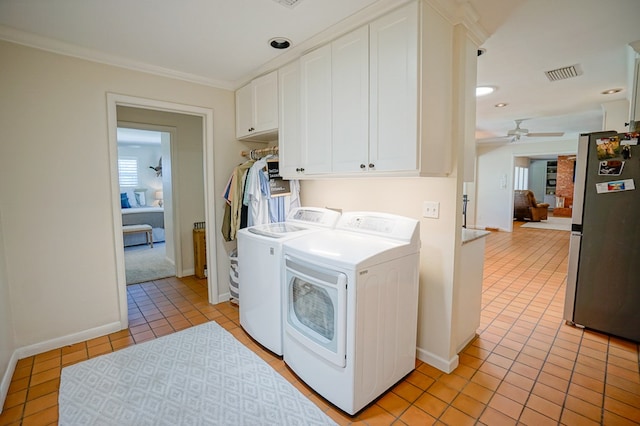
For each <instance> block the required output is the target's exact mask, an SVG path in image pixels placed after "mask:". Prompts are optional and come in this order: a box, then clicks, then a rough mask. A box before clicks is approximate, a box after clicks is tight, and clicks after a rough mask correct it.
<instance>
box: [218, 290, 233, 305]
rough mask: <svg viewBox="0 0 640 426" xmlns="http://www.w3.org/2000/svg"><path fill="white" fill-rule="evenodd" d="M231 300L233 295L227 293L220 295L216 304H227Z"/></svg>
mask: <svg viewBox="0 0 640 426" xmlns="http://www.w3.org/2000/svg"><path fill="white" fill-rule="evenodd" d="M230 299H231V293H229V292H226V293H222V294H220V295H218V301H217V302H216V303H221V302H226V301H227V300H230Z"/></svg>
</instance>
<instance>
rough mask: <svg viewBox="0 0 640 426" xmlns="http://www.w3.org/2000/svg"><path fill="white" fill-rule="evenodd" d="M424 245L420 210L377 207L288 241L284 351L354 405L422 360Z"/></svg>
mask: <svg viewBox="0 0 640 426" xmlns="http://www.w3.org/2000/svg"><path fill="white" fill-rule="evenodd" d="M419 252H420V232H419V222H418V221H417V220H413V219H410V218H405V217H401V216H395V215H390V214H384V213H370V212H349V213H343V214H342V216H341V217H340V220H339V221H338V224H337V225H336V228H335V230H333V231H327V232H323V233H316V234H311V235H308V236H306V237H304V238H299V239H295V240H290V241H286V242H285V243H284V248H283V254H284V262H285V278H286V284H285V295H284V300H283V309H284V318H283V319H284V334H283V352H284V361H285V363H286V364H287V365H289V367H290V368H291V369H292V370H293V371H294V372H295V373H296V375H298V376H299V377H300V378H301V379H302V380H303V381H304V382H305V383H307V385H309V386H310V387H311V388H313V389H314V390H315V391H316V392H318V393H319V394H320V395H322V396H323V397H324V398H326V399H327V400H328V401H330V402H331V403H333V404H334V405H336V406H337V407H338V408H340V409H342V410H344V411H345V412H347V413H349V414H355V413H356V412H358V411H360V410H361V409H362V408H364V407H365V406H366V405H367V404H369V403H370V402H372V401H373V400H374V399H375V398H377V397H378V396H380V395H381V394H382V393H383V392H385V391H386V390H388V389H389V388H390V387H391V386H393V385H394V384H395V383H397V382H398V381H399V380H401V379H402V378H403V377H404V376H406V375H407V374H409V373H410V372H411V371H413V370H414V368H415V358H416V334H417V325H418V275H419V272H418V271H419V262H420V261H419Z"/></svg>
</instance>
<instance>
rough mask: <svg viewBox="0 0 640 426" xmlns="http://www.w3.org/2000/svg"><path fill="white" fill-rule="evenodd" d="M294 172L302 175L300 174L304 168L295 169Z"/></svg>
mask: <svg viewBox="0 0 640 426" xmlns="http://www.w3.org/2000/svg"><path fill="white" fill-rule="evenodd" d="M296 172H299V173H302V172H304V168H302V167H297V168H296Z"/></svg>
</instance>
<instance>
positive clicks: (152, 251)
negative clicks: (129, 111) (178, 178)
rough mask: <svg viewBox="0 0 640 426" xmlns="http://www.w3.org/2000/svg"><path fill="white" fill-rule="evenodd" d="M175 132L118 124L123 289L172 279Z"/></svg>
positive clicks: (167, 129) (146, 126) (173, 274)
mask: <svg viewBox="0 0 640 426" xmlns="http://www.w3.org/2000/svg"><path fill="white" fill-rule="evenodd" d="M175 131H176V129H175V128H167V127H163V126H162V127H161V126H157V125H148V124H142V123H128V122H123V121H121V120H119V121H118V132H117V134H118V177H119V184H120V204H121V208H122V225H123V227H124V228H123V238H124V258H125V277H126V281H127V285H131V284H138V283H141V282H148V281H154V280H157V279H161V278H167V277H171V276H175V275H176V264H175V259H176V256H175V249H174V232H173V231H174V224H173V220H172V218H173V211H172V207H173V203H172V202H171V200H172V199H173V196H172V194H173V185H172V176H171V175H172V171H173V168H172V167H171V166H172V162H171V140H172V135H174V134H175ZM165 200H166V201H168V202H166V205H165ZM125 228H126V229H127V232H124V229H125Z"/></svg>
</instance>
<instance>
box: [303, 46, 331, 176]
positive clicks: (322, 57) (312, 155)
mask: <svg viewBox="0 0 640 426" xmlns="http://www.w3.org/2000/svg"><path fill="white" fill-rule="evenodd" d="M300 73H301V74H300V82H301V97H300V100H301V105H300V113H301V120H300V122H301V143H302V147H301V148H302V163H303V164H304V169H305V174H317V173H328V172H330V171H331V45H330V44H328V45H326V46H323V47H321V48H319V49H317V50H314V51H313V52H310V53H308V54H306V55H304V56H302V57H301V58H300Z"/></svg>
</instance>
